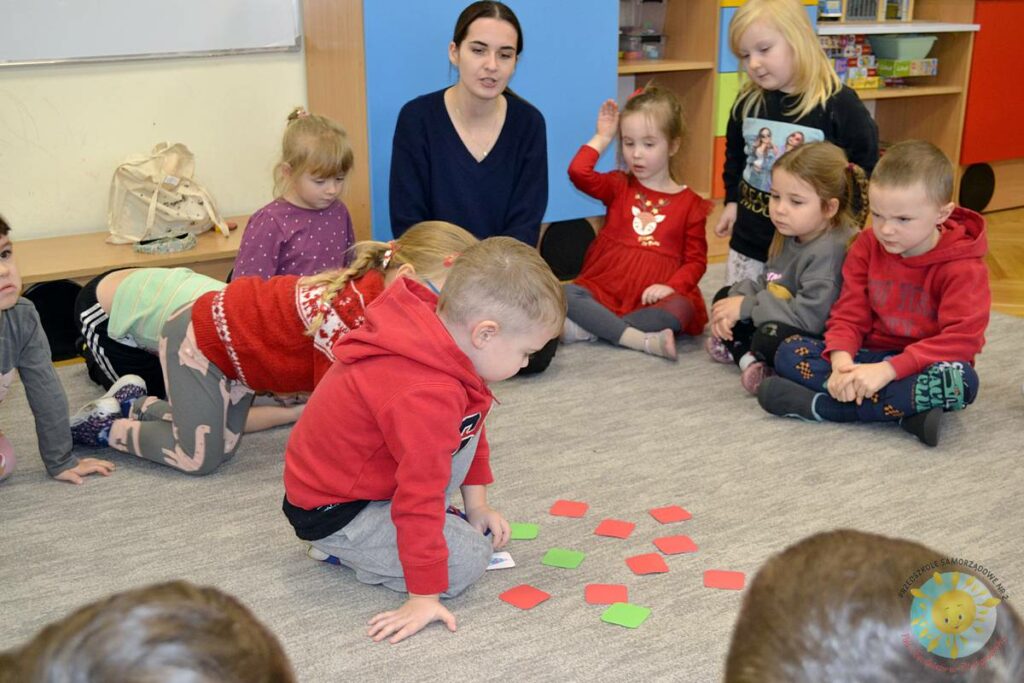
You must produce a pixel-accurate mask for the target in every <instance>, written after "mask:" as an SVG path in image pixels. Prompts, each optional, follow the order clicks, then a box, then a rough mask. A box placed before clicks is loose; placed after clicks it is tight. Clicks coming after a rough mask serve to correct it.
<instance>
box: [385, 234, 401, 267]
mask: <svg viewBox="0 0 1024 683" xmlns="http://www.w3.org/2000/svg"><path fill="white" fill-rule="evenodd" d="M401 246H402V245H400V244H399V243H398V242H396V241H395V240H389V241H388V248H387V249H385V250H384V255H383V256H382V257H381V259H380V267H381V270H387V269H388V265H390V264H391V257H392V256H394V255H395V254H397V253H398V249H399V247H401Z"/></svg>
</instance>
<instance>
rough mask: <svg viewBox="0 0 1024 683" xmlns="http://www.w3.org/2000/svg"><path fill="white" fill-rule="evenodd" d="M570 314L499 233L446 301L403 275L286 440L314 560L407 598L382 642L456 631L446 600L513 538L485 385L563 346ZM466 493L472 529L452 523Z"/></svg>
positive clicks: (479, 247) (542, 275)
mask: <svg viewBox="0 0 1024 683" xmlns="http://www.w3.org/2000/svg"><path fill="white" fill-rule="evenodd" d="M409 275H410V276H411V275H414V273H409ZM433 282H434V283H435V284H440V283H437V281H436V279H435V280H434V281H433ZM434 291H436V290H434ZM435 306H436V309H437V310H436V313H435ZM565 309H566V304H565V296H564V294H563V293H562V287H561V286H560V285H559V283H558V280H557V279H556V278H555V276H554V275H553V274H552V272H551V269H550V268H549V267H548V266H547V264H545V263H544V261H543V259H541V258H540V256H539V254H538V253H537V250H536V249H533V248H531V247H528V246H526V245H525V244H523V243H522V242H519V241H518V240H515V239H513V238H510V237H492V238H489V239H487V240H484V241H483V242H480V243H478V244H475V245H473V246H472V247H470V248H469V249H467V250H466V251H465V252H464V253H462V254H461V255H460V256H458V258H457V259H455V261H454V263H453V265H452V267H451V269H450V271H449V273H448V276H447V277H446V278H445V281H444V285H443V290H442V292H441V294H440V297H439V298H438V296H435V294H434V293H433V292H432V291H431V289H428V288H427V287H425V286H423V285H421V284H420V283H419V282H417V281H416V280H414V279H412V278H411V277H407V278H399V279H398V280H397V281H396V282H395V283H394V284H392V285H391V286H390V287H389V288H388V289H387V290H385V292H384V294H382V295H381V296H380V297H378V298H377V299H376V300H375V301H374V302H373V303H372V304H371V305H370V306H369V307H368V308H367V309H366V322H365V323H364V324H363V326H362V327H360V328H359V329H358V330H356V331H354V332H351V333H349V334H348V335H347V336H346V337H345V338H344V340H343V341H341V342H339V343H338V344H337V345H336V346H335V347H334V354H335V357H336V358H337V362H336V363H335V364H334V365H333V366H332V367H331V369H330V370H328V372H327V374H326V375H325V376H324V378H323V380H321V382H320V384H319V385H317V388H316V390H315V391H314V392H313V394H312V396H311V397H310V400H309V403H308V404H307V405H306V409H305V411H304V412H303V415H302V417H301V418H300V419H299V421H298V423H297V424H296V425H295V428H294V429H293V430H292V434H291V437H290V439H289V441H288V447H287V450H286V452H285V469H284V486H285V499H284V503H283V509H284V513H285V515H286V516H287V517H288V520H289V521H290V522H291V524H292V526H293V527H295V533H296V535H298V537H299V538H301V539H304V540H307V541H310V542H311V543H312V549H311V551H310V555H311V557H315V558H317V559H328V560H330V561H336V562H337V563H339V564H343V565H346V566H348V567H351V568H352V569H354V570H355V576H356V578H357V579H358V580H359V581H362V582H364V583H370V584H380V585H383V586H386V587H388V588H390V589H392V590H395V591H401V592H408V594H409V598H408V600H407V601H406V602H405V603H404V604H403V605H402V606H401V607H400V608H399V609H397V610H393V611H388V612H383V613H381V614H378V615H376V616H375V617H374V618H373V619H372V620H371V621H370V628H369V631H368V635H370V636H371V637H373V639H374V640H377V641H379V640H382V639H384V638H387V637H388V636H390V642H392V643H396V642H398V641H400V640H402V639H404V638H406V637H408V636H410V635H412V634H414V633H416V632H417V631H419V630H420V629H422V628H423V627H424V626H426V625H427V624H429V623H430V622H432V621H442V622H444V623H445V624H446V625H447V626H448V628H449V629H450V630H452V631H454V630H455V617H454V616H453V615H452V613H451V612H449V611H448V610H447V609H446V608H445V607H444V606H442V604H441V602H440V598H442V597H452V596H455V595H458V594H459V593H461V592H462V591H463V590H465V589H466V588H468V587H469V586H470V585H471V584H472V583H473V582H475V581H476V580H477V579H478V578H480V576H482V575H483V573H484V571H485V570H486V569H487V564H488V561H489V560H490V557H491V553H492V550H493V549H494V548H499V547H501V546H503V545H504V544H505V543H506V542H507V541H508V537H509V526H508V522H506V521H505V519H504V518H503V517H502V516H501V514H499V513H498V512H497V511H495V510H494V509H493V508H491V507H490V506H489V505H488V503H487V488H486V487H487V485H488V484H490V483H491V481H492V476H491V470H490V466H489V463H488V461H489V449H488V445H487V438H486V435H485V432H484V420H485V418H486V417H487V412H488V410H489V409H490V406H491V401H492V400H493V396H492V395H491V392H490V390H489V389H488V388H487V383H488V382H496V381H500V380H503V379H507V378H508V377H511V376H512V375H514V374H516V373H517V372H518V371H519V369H520V368H522V367H524V366H525V365H526V363H527V360H528V359H529V356H530V354H531V353H534V352H535V351H537V350H539V349H540V348H541V347H543V346H544V344H546V343H547V342H548V341H549V340H551V339H553V338H554V337H556V336H558V333H559V331H560V330H561V328H562V323H563V322H564V319H565ZM456 488H460V489H461V493H462V499H463V503H464V505H465V519H463V517H462V516H461V515H458V514H446V508H447V507H448V500H449V497H450V496H451V495H452V494H453V493H454V492H455V489H456ZM487 532H490V534H491V538H489V539H488V538H486V537H485V535H484V534H485V533H487Z"/></svg>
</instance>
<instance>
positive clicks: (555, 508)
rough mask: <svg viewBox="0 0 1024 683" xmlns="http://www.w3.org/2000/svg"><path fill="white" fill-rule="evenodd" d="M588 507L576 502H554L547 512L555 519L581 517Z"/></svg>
mask: <svg viewBox="0 0 1024 683" xmlns="http://www.w3.org/2000/svg"><path fill="white" fill-rule="evenodd" d="M589 507H590V506H589V505H587V504H586V503H582V502H580V501H578V500H556V501H555V504H554V505H552V506H551V509H550V510H549V511H548V512H550V513H551V514H553V515H555V516H557V517H582V516H583V515H585V514H587V509H588V508H589Z"/></svg>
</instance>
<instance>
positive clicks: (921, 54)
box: [867, 33, 938, 59]
mask: <svg viewBox="0 0 1024 683" xmlns="http://www.w3.org/2000/svg"><path fill="white" fill-rule="evenodd" d="M867 38H868V42H869V43H871V51H872V52H874V53H875V56H876V57H878V58H879V59H924V58H925V57H927V56H928V53H929V52H930V51H931V49H932V45H934V44H935V41H936V40H938V36H920V35H914V34H909V33H884V34H881V35H869V36H868V37H867Z"/></svg>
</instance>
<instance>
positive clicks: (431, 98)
mask: <svg viewBox="0 0 1024 683" xmlns="http://www.w3.org/2000/svg"><path fill="white" fill-rule="evenodd" d="M444 92H445V91H444V90H438V91H437V92H432V93H429V94H426V95H422V96H420V97H417V98H416V99H414V100H411V101H409V102H407V103H406V104H405V106H404V107H402V111H401V112H400V113H399V114H398V123H397V124H396V125H395V136H394V141H393V146H392V151H391V179H390V197H389V203H390V208H391V230H392V232H393V233H394V235H395V237H398V236H399V235H401V234H402V233H403V232H405V231H406V230H407V229H408V228H409V227H410V226H411V225H413V224H414V223H418V222H420V221H425V220H443V221H448V222H450V223H455V224H456V225H458V226H460V227H462V228H465V229H466V230H468V231H469V232H471V233H473V234H474V235H476V236H477V237H479V238H480V239H483V238H485V237H492V236H494V235H508V236H510V237H515V238H516V239H518V240H521V241H522V242H525V243H527V244H529V245H531V246H534V245H536V244H537V236H538V233H539V230H540V223H541V220H542V219H543V217H544V211H545V209H546V207H547V202H548V171H547V138H546V132H545V126H544V117H543V116H542V115H541V113H540V112H539V111H538V110H537V109H536V108H535V107H534V106H533V105H531V104H530V103H528V102H526V101H525V100H523V99H522V98H520V97H517V96H516V95H512V94H506V95H504V97H505V100H506V101H507V103H508V107H507V110H506V114H505V123H504V125H503V126H502V129H501V133H499V135H498V140H497V141H496V142H495V143H494V147H493V148H492V149H491V151H490V153H488V155H487V156H486V157H485V158H484V159H483V161H477V160H476V159H475V158H473V155H472V154H470V152H469V150H468V149H466V146H465V145H464V144H463V143H462V140H461V139H460V138H459V134H458V133H457V132H456V130H455V126H454V124H453V123H452V120H451V118H450V117H449V116H448V111H447V110H446V109H445V105H444Z"/></svg>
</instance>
